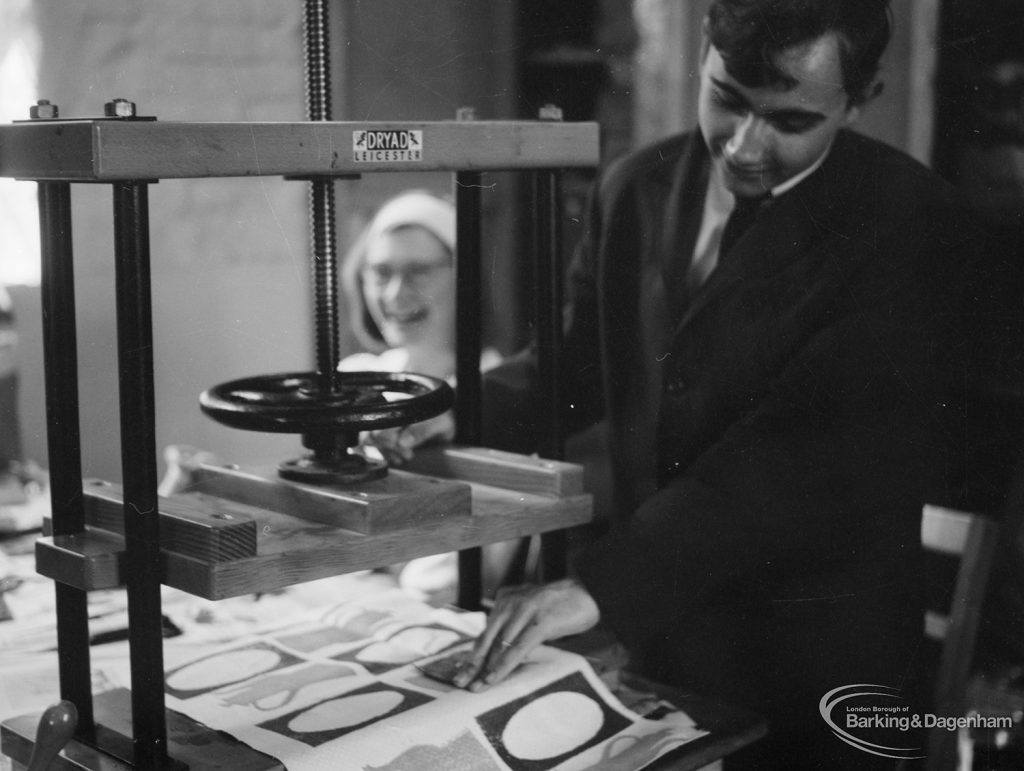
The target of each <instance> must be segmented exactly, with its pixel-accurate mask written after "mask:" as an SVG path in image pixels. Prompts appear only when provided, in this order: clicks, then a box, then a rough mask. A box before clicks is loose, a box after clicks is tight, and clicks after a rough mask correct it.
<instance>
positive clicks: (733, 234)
mask: <svg viewBox="0 0 1024 771" xmlns="http://www.w3.org/2000/svg"><path fill="white" fill-rule="evenodd" d="M770 198H771V194H768V195H761V196H758V197H756V198H749V197H740V196H736V205H735V206H734V207H733V210H732V213H730V214H729V219H727V220H726V221H725V228H724V229H723V230H722V240H721V242H720V243H719V245H718V259H719V262H721V261H722V260H723V259H724V258H725V256H726V255H727V254H728V253H729V250H731V249H732V247H733V246H735V245H736V242H737V241H739V240H740V236H742V235H743V234H744V233H745V232H746V231H747V229H748V228H749V227H750V226H751V225H753V224H754V220H755V219H757V213H758V212H759V211H760V210H761V207H762V206H763V205H764V204H765V202H767V201H768V200H769V199H770Z"/></svg>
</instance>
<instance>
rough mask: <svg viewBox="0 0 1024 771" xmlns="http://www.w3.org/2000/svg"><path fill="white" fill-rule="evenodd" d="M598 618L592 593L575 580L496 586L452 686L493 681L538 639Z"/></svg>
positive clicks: (474, 687)
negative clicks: (489, 607) (483, 622)
mask: <svg viewBox="0 0 1024 771" xmlns="http://www.w3.org/2000/svg"><path fill="white" fill-rule="evenodd" d="M600 619H601V613H600V611H599V610H598V608H597V603H596V602H594V598H593V597H591V596H590V594H589V593H588V592H587V590H586V589H584V588H583V585H582V584H580V583H579V582H578V581H576V580H574V579H564V580H562V581H555V582H554V583H551V584H545V585H542V586H537V585H534V584H528V585H525V586H512V587H507V588H504V589H501V590H499V591H498V596H497V598H496V600H495V602H494V609H493V610H492V611H491V615H490V617H489V618H488V620H487V628H486V629H484V631H483V632H482V633H481V635H480V637H479V638H477V641H476V645H475V646H474V647H473V654H472V656H471V657H470V659H469V660H468V661H467V662H466V664H465V665H463V666H464V669H463V671H462V672H460V673H459V675H458V676H457V677H456V678H455V681H454V682H455V685H457V686H458V687H460V688H467V687H468V688H469V690H471V691H479V690H482V689H484V688H486V687H487V686H490V685H494V684H495V683H497V682H499V681H500V680H502V679H504V678H505V677H506V676H507V675H508V674H509V672H511V671H512V670H513V669H515V668H516V667H517V666H518V665H519V664H520V662H522V661H523V659H525V658H526V657H527V656H528V655H529V653H530V651H532V650H533V649H534V648H536V647H537V646H538V645H540V644H541V643H543V642H547V641H548V640H555V639H558V638H559V637H566V636H567V635H571V634H579V633H581V632H585V631H587V630H588V629H590V628H591V627H593V626H595V625H596V624H597V622H598V621H600Z"/></svg>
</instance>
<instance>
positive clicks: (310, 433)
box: [199, 372, 455, 484]
mask: <svg viewBox="0 0 1024 771" xmlns="http://www.w3.org/2000/svg"><path fill="white" fill-rule="evenodd" d="M319 381H320V377H319V375H317V374H316V373H314V372H292V373H284V374H277V375H257V376H255V377H247V378H241V379H239V380H231V381H228V382H226V383H221V384H220V385H216V386H213V387H212V388H209V389H207V390H206V391H204V392H203V393H202V394H201V395H200V396H199V406H200V407H201V408H202V410H203V412H205V413H206V414H207V415H209V416H210V417H211V418H213V419H214V420H216V421H218V422H220V423H223V424H224V425H227V426H231V427H232V428H241V429H245V430H248V431H269V432H274V433H286V434H302V439H303V444H304V445H305V446H306V447H308V448H309V449H311V450H313V453H312V454H311V455H309V456H306V457H304V458H298V459H295V460H290V461H285V462H284V463H282V464H281V465H280V466H279V468H278V473H280V474H281V476H283V477H285V478H286V479H293V480H296V481H301V482H316V483H324V482H327V483H340V484H347V483H352V482H362V481H366V480H369V479H376V478H379V477H382V476H384V475H385V474H386V473H387V466H386V464H384V463H383V462H380V461H376V460H371V459H368V458H366V457H365V456H363V455H362V454H360V453H358V452H354V451H353V450H352V449H351V448H352V447H353V446H354V445H356V444H357V443H358V441H359V432H360V431H373V430H377V429H382V428H391V427H393V426H402V425H407V424H409V423H417V422H419V421H421V420H426V419H428V418H432V417H434V416H436V415H440V414H441V413H442V412H444V411H445V410H447V409H450V408H451V406H452V404H454V402H455V392H454V391H453V390H452V388H451V386H449V385H448V384H447V383H446V382H444V381H443V380H439V379H437V378H433V377H429V376H427V375H420V374H416V373H412V372H396V373H390V372H341V373H338V375H337V376H336V383H335V387H334V388H333V389H332V390H331V391H323V390H321V388H320V385H319Z"/></svg>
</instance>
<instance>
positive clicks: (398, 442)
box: [359, 411, 455, 466]
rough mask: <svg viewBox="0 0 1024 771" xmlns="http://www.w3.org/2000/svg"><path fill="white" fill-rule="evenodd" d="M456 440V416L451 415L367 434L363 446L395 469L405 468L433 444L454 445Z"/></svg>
mask: <svg viewBox="0 0 1024 771" xmlns="http://www.w3.org/2000/svg"><path fill="white" fill-rule="evenodd" d="M454 438H455V416H454V415H453V414H452V413H451V411H448V412H443V413H441V414H440V415H438V416H436V417H433V418H428V419H427V420H421V421H420V422H419V423H411V424H409V425H408V426H399V427H397V428H384V429H381V430H379V431H366V432H364V433H363V434H362V435H361V436H360V440H359V443H360V444H362V445H369V446H370V447H376V448H377V449H378V450H379V451H380V454H381V455H383V456H384V459H385V460H386V461H387V462H388V464H389V465H392V466H401V465H402V464H403V463H406V462H408V461H410V460H412V456H413V450H414V449H415V448H417V447H419V446H420V445H421V444H426V443H427V442H432V441H442V442H450V441H452V440H453V439H454Z"/></svg>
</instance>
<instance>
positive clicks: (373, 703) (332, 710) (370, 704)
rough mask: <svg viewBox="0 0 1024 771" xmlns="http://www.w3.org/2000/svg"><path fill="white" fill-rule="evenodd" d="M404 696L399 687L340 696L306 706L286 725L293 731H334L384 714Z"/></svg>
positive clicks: (399, 702) (400, 701)
mask: <svg viewBox="0 0 1024 771" xmlns="http://www.w3.org/2000/svg"><path fill="white" fill-rule="evenodd" d="M404 698H405V696H403V695H402V694H401V693H399V692H398V691H378V692H376V693H360V694H357V695H356V696H342V697H341V698H338V699H331V700H330V701H325V702H323V703H321V704H317V705H316V706H315V707H311V708H310V709H307V710H306V711H305V712H302V713H300V714H298V715H296V716H295V717H294V718H292V720H291V722H290V723H288V727H289V728H290V729H291V730H293V731H295V732H296V733H311V732H313V731H337V730H338V729H341V728H347V727H348V726H353V725H359V724H360V723H365V722H367V721H368V720H373V719H374V718H376V717H380V716H381V715H384V714H387V713H388V712H390V711H391V710H393V709H394V708H395V707H397V706H398V705H399V704H401V703H402V700H403V699H404Z"/></svg>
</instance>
